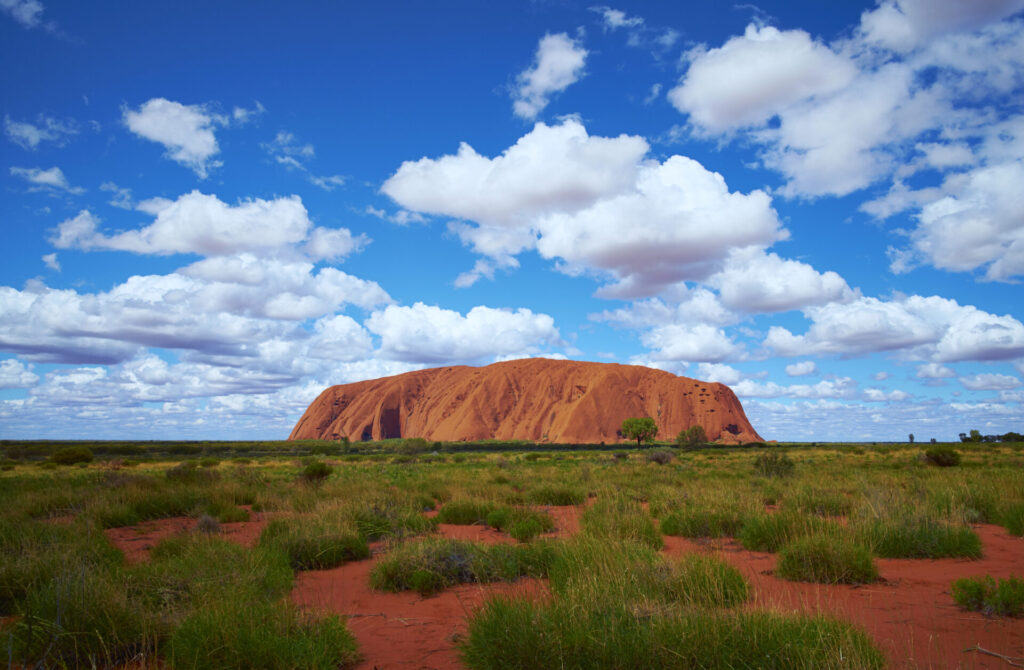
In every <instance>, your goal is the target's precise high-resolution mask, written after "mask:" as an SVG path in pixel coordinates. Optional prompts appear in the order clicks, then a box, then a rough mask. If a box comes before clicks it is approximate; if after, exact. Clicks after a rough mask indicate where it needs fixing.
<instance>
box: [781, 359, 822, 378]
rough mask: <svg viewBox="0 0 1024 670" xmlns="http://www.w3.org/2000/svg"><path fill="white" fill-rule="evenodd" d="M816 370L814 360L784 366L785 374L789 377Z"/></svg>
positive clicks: (803, 374)
mask: <svg viewBox="0 0 1024 670" xmlns="http://www.w3.org/2000/svg"><path fill="white" fill-rule="evenodd" d="M817 372H818V366H817V365H815V363H814V361H800V362H799V363H792V364H790V365H787V366H786V374H787V375H789V376H790V377H804V376H806V375H813V374H815V373H817Z"/></svg>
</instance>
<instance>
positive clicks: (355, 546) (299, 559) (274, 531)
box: [260, 519, 370, 570]
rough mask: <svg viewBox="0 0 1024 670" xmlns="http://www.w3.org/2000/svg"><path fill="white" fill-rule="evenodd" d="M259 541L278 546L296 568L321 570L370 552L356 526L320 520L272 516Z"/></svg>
mask: <svg viewBox="0 0 1024 670" xmlns="http://www.w3.org/2000/svg"><path fill="white" fill-rule="evenodd" d="M260 545H262V546H269V547H278V548H280V549H281V550H282V551H284V553H285V554H286V555H287V556H288V559H289V561H290V563H291V566H292V567H293V568H294V569H296V570H323V569H326V568H333V567H337V566H339V565H342V564H344V563H347V562H348V561H354V560H359V559H361V558H368V557H369V556H370V547H369V545H368V544H367V542H366V538H365V537H363V536H362V535H360V534H359V533H358V532H357V531H356V530H355V529H353V528H346V527H344V526H340V525H336V524H329V523H327V522H325V521H322V520H319V521H318V520H305V519H275V520H273V521H271V522H270V523H268V524H267V527H266V528H264V529H263V533H262V534H261V535H260Z"/></svg>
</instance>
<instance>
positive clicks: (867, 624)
mask: <svg viewBox="0 0 1024 670" xmlns="http://www.w3.org/2000/svg"><path fill="white" fill-rule="evenodd" d="M547 510H548V512H549V513H550V514H551V515H552V517H554V519H555V523H556V526H557V529H556V530H555V531H554V532H552V533H551V534H550V535H551V536H552V537H568V536H570V535H572V534H574V533H576V532H577V531H578V530H579V517H580V514H581V513H582V510H583V507H582V506H576V507H549V508H547ZM253 516H254V518H253V520H252V521H248V522H242V523H237V524H222V528H223V529H224V531H225V535H226V536H227V537H228V538H229V539H232V540H234V541H237V542H239V543H240V544H243V545H246V546H252V544H254V543H255V542H256V540H257V539H258V538H259V534H260V532H261V531H262V528H263V526H264V525H265V523H266V520H265V519H264V518H263V517H262V516H261V515H259V514H254V515H253ZM194 526H195V520H194V519H187V518H174V519H163V520H160V521H153V522H147V523H144V524H139V525H138V526H132V527H129V528H116V529H110V530H108V531H107V535H108V537H110V539H111V541H112V542H113V543H114V544H115V546H117V547H118V548H119V549H121V550H122V551H124V552H125V555H126V556H127V557H128V560H129V561H142V560H145V559H146V558H147V557H148V551H149V548H150V547H152V545H153V544H155V543H156V542H157V541H158V540H159V539H161V538H163V537H167V536H169V535H172V534H174V533H182V532H190V531H191V530H192V529H193V528H194ZM974 529H975V531H976V532H977V533H978V534H979V536H980V537H981V540H982V544H983V547H984V552H985V553H984V558H982V559H980V560H977V561H972V560H967V559H944V560H907V559H879V560H878V569H879V573H880V575H881V578H882V579H881V580H880V581H879V582H877V583H875V584H870V585H865V586H859V587H857V586H843V585H839V586H825V585H820V584H804V583H794V582H789V581H785V580H782V579H779V578H777V577H775V576H773V575H772V572H773V570H774V568H775V561H776V555H775V554H767V553H761V552H752V551H746V550H744V549H742V548H741V547H740V546H739V544H738V543H737V542H736V541H735V540H730V539H724V540H713V541H693V540H687V539H684V538H677V537H665V553H666V555H668V556H678V555H680V554H682V553H685V552H701V553H713V554H716V555H717V556H719V557H721V558H723V559H724V560H726V561H728V562H729V563H731V564H733V565H735V566H736V567H737V568H738V569H739V570H740V571H741V572H742V573H743V574H744V575H745V576H746V577H747V579H748V580H749V581H750V583H751V585H752V587H753V591H754V598H753V602H752V603H751V605H750V607H755V608H765V609H770V610H774V611H779V612H805V613H815V612H820V613H823V614H829V615H833V616H837V617H839V618H842V619H844V620H847V621H851V622H853V623H854V624H856V625H858V626H861V627H862V628H863V629H864V630H866V631H867V632H868V634H869V635H870V636H871V637H872V638H873V639H874V640H875V641H876V642H877V643H878V644H879V645H880V646H881V648H882V650H883V651H884V652H885V654H886V656H887V657H888V659H889V665H890V667H891V668H898V669H903V668H977V669H984V668H992V669H1005V668H1009V667H1011V666H1010V665H1009V664H1008V663H1006V662H1005V661H1003V660H1001V659H999V658H995V657H993V656H988V655H984V654H981V653H978V652H975V651H971V652H965V651H964V650H966V649H970V648H973V647H975V645H980V646H981V647H983V648H985V649H987V650H990V651H994V652H997V653H1000V654H1003V655H1005V656H1010V657H1017V658H1020V657H1024V619H1006V618H987V617H985V616H983V615H981V614H978V613H973V612H964V611H962V610H960V609H959V608H958V607H957V606H956V605H955V604H954V603H953V599H952V598H951V597H950V595H949V588H950V584H951V583H952V581H953V580H955V579H958V578H961V577H971V576H979V575H986V574H987V575H992V576H993V577H1002V578H1006V577H1009V576H1010V575H1011V574H1016V575H1018V576H1021V575H1022V573H1024V538H1016V537H1013V536H1011V535H1009V534H1008V533H1006V531H1005V530H1004V529H1002V528H1000V527H998V526H990V525H984V524H981V525H976V526H975V527H974ZM439 532H440V533H441V534H442V535H444V536H446V537H452V538H458V539H464V540H473V541H479V542H488V543H496V542H511V541H512V540H511V538H509V537H508V536H507V535H505V534H504V533H499V532H497V531H494V530H491V529H488V528H486V527H484V526H452V525H448V524H441V525H440V527H439ZM373 548H374V557H373V558H371V559H369V560H365V561H358V562H354V563H349V564H347V565H344V566H341V567H339V568H334V569H332V570H318V571H309V572H302V573H299V574H298V575H297V576H296V583H295V588H294V589H293V591H292V594H291V597H292V600H293V601H294V602H295V603H296V604H298V605H300V606H302V607H308V608H310V609H314V610H320V611H326V612H334V613H337V614H341V615H343V616H346V617H348V625H349V629H350V630H351V631H352V632H353V634H354V635H355V636H356V638H357V640H358V641H359V647H360V650H361V651H362V653H363V656H364V659H365V660H364V661H363V662H362V663H361V664H360V665H359V666H358V668H359V669H360V670H370V669H377V668H379V669H381V670H384V669H386V668H417V669H426V668H437V669H454V668H460V667H462V666H461V664H460V663H459V661H458V654H457V651H456V643H457V640H458V638H459V636H460V635H462V634H464V633H465V630H466V625H465V619H466V616H467V615H468V614H469V613H471V612H472V611H473V609H474V608H476V607H479V606H480V605H481V604H482V603H483V602H484V601H485V600H486V598H487V597H488V596H490V595H492V594H498V593H501V594H512V595H521V596H524V597H542V596H543V595H545V594H546V593H547V587H546V584H545V582H544V581H543V580H535V579H524V580H520V581H519V582H517V583H515V584H493V585H484V586H481V585H468V586H461V587H458V588H454V589H449V590H447V591H445V592H443V593H441V594H439V595H436V596H431V597H428V598H423V597H421V596H419V595H418V594H415V593H399V594H392V593H378V592H375V591H372V590H371V589H370V587H369V574H370V570H371V569H372V568H373V566H374V565H375V564H376V562H377V560H378V558H379V556H380V555H381V552H382V550H383V548H382V545H381V544H379V543H378V544H375V545H374V547H373Z"/></svg>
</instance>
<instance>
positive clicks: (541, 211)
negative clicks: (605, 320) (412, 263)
mask: <svg viewBox="0 0 1024 670" xmlns="http://www.w3.org/2000/svg"><path fill="white" fill-rule="evenodd" d="M647 149H648V145H647V143H646V142H645V141H644V140H643V139H642V138H639V137H631V136H626V135H622V136H619V137H617V138H603V137H590V136H589V135H588V134H587V132H586V129H585V128H584V127H583V125H582V124H581V123H580V122H579V121H576V120H573V119H569V120H566V121H564V122H563V123H561V124H560V125H558V126H547V125H544V124H537V126H536V127H535V128H534V129H533V130H532V131H531V132H530V133H528V134H527V135H525V136H524V137H522V138H520V140H519V141H518V142H517V143H516V144H515V145H514V146H512V147H510V148H509V149H507V150H506V151H505V152H504V153H503V154H502V155H501V156H498V157H496V158H493V159H489V158H486V157H483V156H481V155H479V154H478V153H476V152H475V151H474V150H473V149H472V148H471V147H469V146H468V145H466V144H463V145H462V146H461V147H460V149H459V152H458V154H457V155H454V156H443V157H441V158H439V159H429V158H424V159H421V160H419V161H416V162H406V163H404V164H403V165H402V166H401V167H400V168H399V170H398V171H397V172H396V173H395V174H394V175H393V176H392V177H391V178H390V179H388V181H387V182H385V184H384V186H383V187H382V191H383V192H384V193H385V194H387V195H389V196H390V197H391V198H393V199H394V200H395V201H396V202H398V203H399V204H400V205H402V206H403V207H406V208H408V209H410V210H414V211H420V212H425V213H430V214H440V215H445V216H451V217H456V218H458V219H466V220H470V221H473V222H475V223H476V225H475V226H474V225H470V224H468V223H462V224H455V225H453V226H452V229H453V230H454V232H456V233H457V234H458V235H459V236H460V237H461V238H462V239H463V241H465V242H466V243H468V244H470V245H472V247H473V248H474V250H476V251H477V252H479V253H481V254H484V255H486V256H490V257H492V258H495V259H507V258H509V257H510V256H514V255H515V254H518V253H520V252H522V251H524V250H528V249H531V248H533V249H536V250H537V251H538V252H539V253H540V254H541V255H542V256H543V257H545V258H550V259H557V260H559V261H560V265H559V269H561V270H562V271H564V272H567V273H570V274H578V273H580V272H587V271H590V272H595V273H598V274H599V275H601V276H604V277H610V278H611V279H612V280H613V281H612V284H610V285H608V286H605V287H604V288H602V289H601V295H604V296H606V297H640V296H645V295H652V294H654V293H657V292H658V291H659V290H661V289H662V288H664V287H666V286H669V285H671V284H674V283H677V282H680V281H683V280H688V279H704V278H706V277H707V276H708V275H710V274H712V273H713V272H715V271H716V270H718V269H719V267H720V265H721V264H722V263H723V261H724V259H725V257H726V256H727V255H728V254H729V252H730V251H731V250H732V249H734V248H736V247H746V246H755V247H756V246H762V247H763V246H767V245H769V244H771V243H773V242H775V241H776V240H779V239H783V238H784V237H786V235H787V233H786V231H785V230H784V229H783V228H782V227H781V225H780V223H779V221H778V217H777V215H776V213H775V211H774V210H773V209H772V207H771V200H770V198H769V197H768V195H767V194H765V193H764V192H763V191H754V192H752V193H750V194H746V195H744V194H741V193H736V192H731V191H729V189H728V186H727V185H726V183H725V180H724V179H723V178H722V176H721V175H719V174H717V173H714V172H709V171H708V170H706V169H704V167H703V166H701V165H700V163H698V162H696V161H694V160H692V159H690V158H686V157H684V156H672V157H670V158H668V159H667V160H665V161H664V162H661V163H659V162H657V161H654V160H644V156H645V154H646V153H647ZM625 222H628V223H625Z"/></svg>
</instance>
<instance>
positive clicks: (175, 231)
mask: <svg viewBox="0 0 1024 670" xmlns="http://www.w3.org/2000/svg"><path fill="white" fill-rule="evenodd" d="M149 205H151V207H146V208H147V209H149V211H150V212H151V213H152V212H155V215H156V221H154V222H153V223H152V224H150V225H148V226H145V227H144V228H141V229H139V230H130V231H126V232H122V233H117V234H114V235H105V234H103V233H101V232H99V231H98V230H97V226H98V224H99V220H98V219H97V218H96V217H95V216H93V215H92V214H91V213H90V212H89V211H88V210H82V211H81V212H79V213H78V215H77V216H75V217H74V218H71V219H68V220H66V221H63V222H61V223H60V224H59V225H58V226H57V228H56V230H55V231H54V235H53V236H52V238H51V242H53V244H54V246H56V247H57V248H59V249H70V248H78V249H83V250H91V249H111V250H118V251H130V252H133V253H140V254H159V255H167V254H176V253H180V254H199V255H201V256H227V255H233V254H239V253H251V254H256V255H260V256H267V255H273V254H275V253H277V252H280V251H281V250H283V249H288V248H290V247H292V246H293V245H298V244H301V243H303V242H305V246H304V247H303V249H304V250H305V252H306V255H307V256H308V257H310V258H311V259H313V260H318V259H324V258H339V257H342V256H345V255H347V254H350V253H352V252H354V251H357V250H358V249H360V248H361V247H362V246H363V245H364V244H366V243H367V242H368V240H367V239H366V238H365V237H364V236H354V235H352V233H351V232H350V231H348V230H346V229H328V228H314V227H313V224H312V222H311V221H310V220H309V215H308V213H307V212H306V208H305V207H304V206H303V204H302V200H301V199H300V198H299V197H298V196H290V197H282V198H277V199H274V200H262V199H260V198H256V199H253V200H244V201H241V202H240V203H238V204H237V205H229V204H227V203H225V202H222V201H221V200H220V199H218V198H217V197H216V196H214V195H206V194H204V193H200V192H199V191H192V192H191V193H186V194H184V195H181V196H180V197H178V199H177V200H175V201H167V200H161V201H160V202H157V203H149ZM142 208H143V205H141V204H140V209H142Z"/></svg>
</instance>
